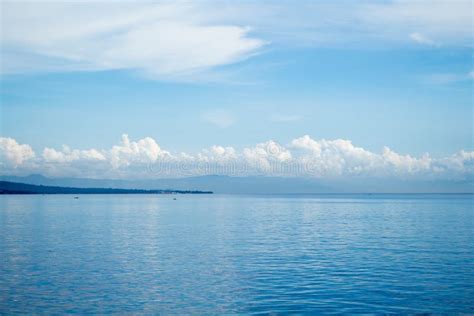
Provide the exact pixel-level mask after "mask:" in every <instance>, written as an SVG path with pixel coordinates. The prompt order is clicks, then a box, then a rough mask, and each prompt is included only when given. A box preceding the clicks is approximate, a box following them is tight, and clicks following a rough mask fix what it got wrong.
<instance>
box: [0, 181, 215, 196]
mask: <svg viewBox="0 0 474 316" xmlns="http://www.w3.org/2000/svg"><path fill="white" fill-rule="evenodd" d="M212 193H213V192H212V191H194V190H141V189H112V188H71V187H59V186H45V185H33V184H26V183H19V182H10V181H0V194H212Z"/></svg>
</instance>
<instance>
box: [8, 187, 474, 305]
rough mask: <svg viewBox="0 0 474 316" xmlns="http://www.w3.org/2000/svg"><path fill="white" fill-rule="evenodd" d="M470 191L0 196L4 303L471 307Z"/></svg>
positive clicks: (473, 233)
mask: <svg viewBox="0 0 474 316" xmlns="http://www.w3.org/2000/svg"><path fill="white" fill-rule="evenodd" d="M473 218H474V211H473V208H472V196H470V195H458V196H453V195H446V196H439V195H438V196H429V195H427V196H416V195H407V196H400V195H398V196H273V197H272V196H266V197H265V196H255V197H250V196H247V197H245V196H240V197H239V196H218V195H215V196H191V195H186V196H178V198H177V200H176V201H174V200H173V198H172V197H170V196H159V195H149V196H145V195H135V196H134V195H123V196H120V195H116V196H110V195H109V196H107V195H104V196H101V195H95V196H94V195H82V196H80V198H79V199H74V198H73V197H72V196H67V195H65V196H63V195H58V196H1V197H0V313H6V314H8V313H13V312H20V313H33V312H38V313H48V314H50V313H64V312H66V313H112V312H144V313H156V312H162V313H181V314H182V313H199V314H202V313H222V312H227V313H268V312H276V313H287V312H295V313H298V312H300V313H301V312H303V313H304V312H323V311H324V312H343V313H355V312H381V313H390V312H394V313H417V312H430V311H431V312H436V313H456V312H465V313H473V312H474V303H473V302H474V286H473V284H474V220H473Z"/></svg>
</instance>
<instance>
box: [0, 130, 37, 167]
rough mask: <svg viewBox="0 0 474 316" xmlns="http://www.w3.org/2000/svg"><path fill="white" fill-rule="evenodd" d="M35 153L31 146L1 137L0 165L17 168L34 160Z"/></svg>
mask: <svg viewBox="0 0 474 316" xmlns="http://www.w3.org/2000/svg"><path fill="white" fill-rule="evenodd" d="M34 157H35V152H34V151H33V149H32V148H31V147H30V146H29V145H25V144H19V143H18V142H17V141H16V140H14V139H13V138H8V137H0V165H1V166H4V167H13V168H16V167H18V166H20V165H21V164H23V163H24V162H26V161H27V160H30V159H33V158H34Z"/></svg>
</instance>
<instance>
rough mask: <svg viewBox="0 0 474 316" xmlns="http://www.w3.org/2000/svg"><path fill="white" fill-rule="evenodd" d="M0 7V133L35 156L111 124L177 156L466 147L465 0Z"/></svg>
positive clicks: (113, 139)
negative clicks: (341, 147) (323, 143)
mask: <svg viewBox="0 0 474 316" xmlns="http://www.w3.org/2000/svg"><path fill="white" fill-rule="evenodd" d="M2 7H3V10H2V77H1V130H0V131H1V136H2V137H4V138H9V139H13V140H14V141H15V142H16V143H17V144H25V145H28V146H30V147H31V149H32V151H33V152H34V159H43V160H44V159H46V158H45V155H44V148H54V149H55V150H57V151H58V152H59V153H62V154H65V152H64V150H63V152H61V150H62V149H61V148H62V146H63V145H67V146H69V147H71V148H73V149H77V150H90V149H96V150H98V151H99V152H100V151H101V150H108V148H111V147H112V146H113V145H116V144H118V143H119V142H120V141H121V137H122V134H128V135H129V137H130V139H132V141H133V140H137V141H138V140H140V139H144V138H146V137H149V138H152V139H153V140H154V141H155V142H156V144H159V147H160V149H163V150H166V151H167V152H170V153H174V156H176V154H177V153H181V152H185V153H187V154H190V155H197V154H198V153H200V152H201V151H202V150H206V148H211V146H216V145H218V146H222V147H224V148H225V147H232V148H233V149H235V150H237V151H239V150H245V148H253V146H256V144H259V143H264V142H267V141H269V140H272V141H275V142H276V143H278V144H281V145H282V146H287V147H288V148H290V147H291V143H292V141H293V140H295V139H298V138H299V137H302V136H303V135H309V136H310V137H311V139H314V140H323V139H325V140H337V139H344V140H349V141H351V142H352V144H354V146H357V147H360V148H363V149H364V150H366V151H367V152H371V153H377V154H380V153H381V152H382V151H383V148H384V146H387V147H389V148H390V149H391V150H393V151H395V152H397V153H399V154H400V155H410V157H421V156H422V155H423V154H424V153H429V155H430V157H433V158H434V159H444V158H445V157H449V156H450V155H453V154H455V153H457V152H459V151H464V152H467V153H469V157H471V156H470V155H471V152H472V150H473V144H472V137H473V132H472V119H473V115H472V109H473V108H472V107H473V77H474V72H473V71H474V66H473V53H472V39H473V30H472V25H471V22H472V3H471V2H470V1H454V2H449V1H434V2H433V3H432V4H431V5H430V8H428V7H427V2H422V1H421V2H417V1H410V2H409V1H378V2H375V1H363V2H355V1H342V2H338V3H334V2H330V1H322V2H305V1H301V2H298V3H294V2H276V1H275V2H272V1H268V2H250V1H245V2H220V3H219V4H218V5H216V4H215V3H214V5H213V4H212V3H210V2H205V1H202V2H195V3H190V2H153V3H150V2H142V3H137V4H130V3H127V4H119V3H117V2H110V3H97V4H96V3H90V4H86V5H84V4H82V5H81V4H78V3H67V4H56V5H55V4H48V5H43V4H42V3H38V2H36V3H33V2H30V3H29V2H22V3H20V4H15V3H13V2H11V3H9V2H5V3H2ZM58 16H63V17H64V19H60V18H58ZM86 22H87V23H86ZM7 147H8V148H11V147H12V146H7V145H4V148H7ZM4 150H7V149H4ZM66 151H67V150H66ZM66 154H67V153H66ZM12 155H13V154H8V153H4V157H7V158H8V157H12ZM153 157H154V158H156V157H155V156H153ZM32 159H33V158H32ZM107 159H108V158H107ZM467 159H468V161H467V162H463V163H466V164H469V163H470V161H471V160H469V159H471V158H467ZM78 160H79V158H78ZM44 163H45V162H44V161H37V162H36V164H35V167H34V168H33V169H35V168H36V169H35V170H36V171H38V170H39V171H42V169H41V168H42V166H41V165H42V164H44ZM12 166H13V169H15V170H20V169H21V168H20V167H19V165H18V164H17V163H14V164H10V165H9V164H8V163H7V162H5V163H4V167H8V168H10V169H11V170H13V169H12ZM29 168H30V169H28V170H32V169H31V168H32V167H31V166H30V167H29ZM11 170H10V171H11ZM25 170H26V169H25ZM25 170H23V172H26V171H25Z"/></svg>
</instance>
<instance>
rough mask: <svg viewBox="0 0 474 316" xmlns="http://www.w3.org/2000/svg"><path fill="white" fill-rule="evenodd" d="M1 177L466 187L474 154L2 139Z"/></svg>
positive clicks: (328, 143) (315, 143) (338, 146)
mask: <svg viewBox="0 0 474 316" xmlns="http://www.w3.org/2000/svg"><path fill="white" fill-rule="evenodd" d="M0 155H1V158H2V159H1V166H2V173H3V174H20V173H21V174H27V173H33V172H34V173H43V174H45V175H53V176H78V177H81V176H82V177H94V178H101V177H102V178H159V177H182V176H197V175H211V174H221V175H231V176H252V175H264V176H283V177H315V178H341V177H342V178H344V179H345V178H350V177H357V176H364V177H377V178H387V179H397V178H398V179H400V178H402V179H407V178H409V179H425V180H433V179H445V180H466V179H470V178H471V177H472V176H473V175H474V151H466V150H461V151H459V152H457V153H454V154H452V155H450V156H447V157H441V158H434V157H431V156H430V155H429V154H427V153H426V154H424V155H422V156H421V157H414V156H412V155H409V154H400V153H397V152H395V151H394V150H392V149H390V148H388V147H384V148H382V149H381V151H380V152H372V151H369V150H367V149H364V148H362V147H358V146H355V145H354V144H353V143H352V142H351V141H349V140H344V139H335V140H325V139H321V140H316V139H313V138H312V137H310V136H309V135H304V136H302V137H299V138H295V139H293V140H292V141H291V142H290V143H289V144H287V145H282V144H279V143H277V142H275V141H272V140H270V141H267V142H263V143H259V144H256V145H255V146H251V147H246V148H242V149H236V148H234V147H230V146H220V145H214V146H211V147H210V148H206V149H203V150H201V151H199V152H197V153H186V152H180V153H172V152H169V151H167V150H164V149H162V148H161V147H160V146H159V145H158V143H157V142H156V141H155V140H154V139H153V138H151V137H145V138H142V139H139V140H131V139H130V138H129V137H128V135H126V134H124V135H123V136H122V140H121V142H120V143H119V144H117V145H114V146H112V147H111V148H109V149H88V150H79V149H71V148H70V147H68V146H63V148H62V149H61V150H58V149H54V148H48V147H46V148H44V150H43V152H42V155H40V156H35V153H34V151H33V150H32V148H31V147H30V146H29V145H27V144H19V143H18V142H17V141H16V140H14V139H12V138H5V137H2V138H0Z"/></svg>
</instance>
